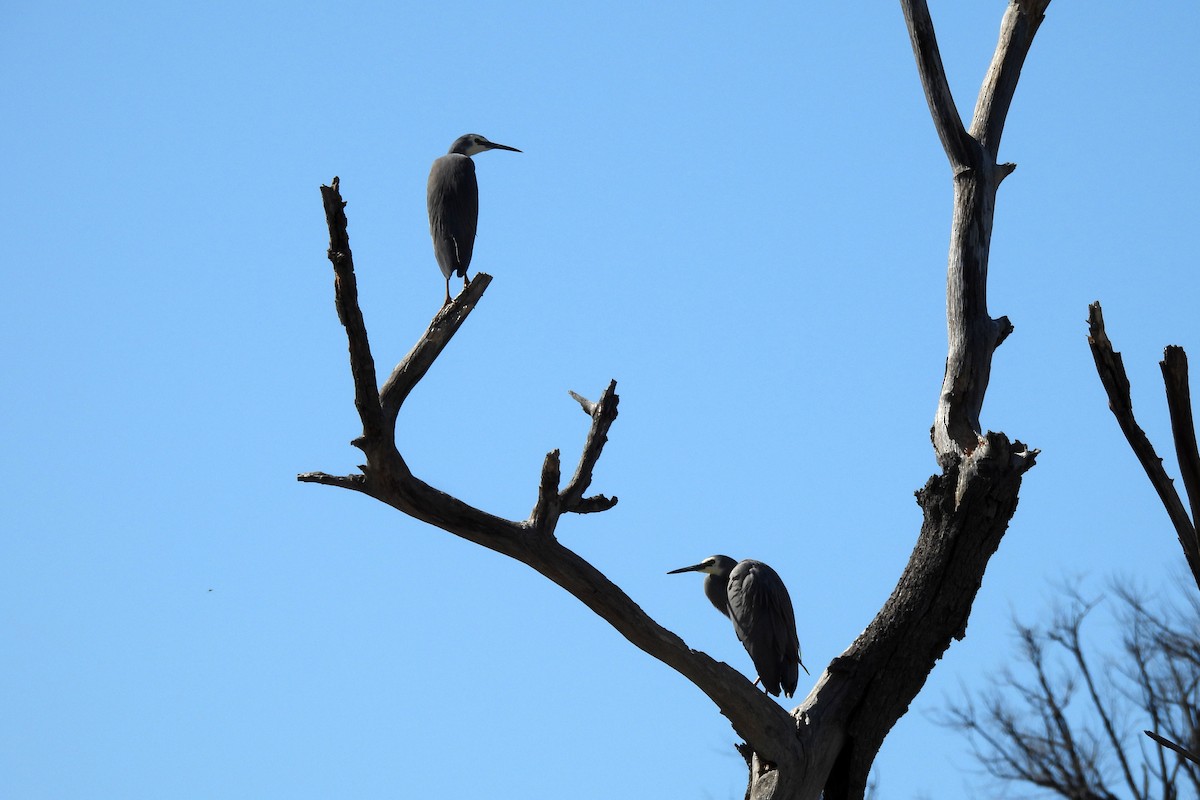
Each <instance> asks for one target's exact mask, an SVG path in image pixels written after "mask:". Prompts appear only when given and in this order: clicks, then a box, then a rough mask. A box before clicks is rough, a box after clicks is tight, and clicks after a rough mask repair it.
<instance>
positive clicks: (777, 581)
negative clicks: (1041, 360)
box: [667, 556, 808, 697]
mask: <svg viewBox="0 0 1200 800" xmlns="http://www.w3.org/2000/svg"><path fill="white" fill-rule="evenodd" d="M681 572H703V573H705V574H706V576H707V577H705V579H704V594H705V595H707V596H708V599H709V600H710V601H711V602H712V604H713V605H714V606H716V607H717V611H720V612H721V613H722V614H724V615H725V616H727V617H729V618H730V619H731V620H733V630H734V632H735V633H737V637H738V639H739V640H740V641H741V643H742V645H743V646H744V647H745V648H746V652H747V653H749V654H750V660H751V661H752V662H754V668H755V669H756V670H758V679H759V680H760V681H762V686H763V689H765V690H766V691H767V694H772V695H775V696H776V697H778V696H779V690H780V688H781V687H782V689H783V694H784V696H786V697H791V696H792V695H793V694H795V692H796V683H797V682H798V681H799V679H800V670H798V669H796V668H797V667H800V668H801V669H803V670H804V672H805V674H808V667H806V666H804V662H803V661H801V660H800V637H799V636H797V635H796V615H795V612H793V611H792V599H791V598H790V597H789V596H788V591H787V587H785V586H784V585H783V580H782V579H781V578H780V577H779V573H777V572H776V571H775V570H773V569H771V568H770V567H769V566H767V565H766V564H764V563H762V562H761V561H754V560H753V559H749V558H748V559H746V560H745V561H737V560H736V559H732V558H730V557H729V556H709V557H708V558H706V559H704V560H703V561H701V562H700V563H699V564H694V565H692V566H690V567H681V568H679V569H673V570H671V571H670V572H668V573H667V574H668V575H678V574H679V573H681Z"/></svg>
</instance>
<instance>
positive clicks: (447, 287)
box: [442, 276, 450, 308]
mask: <svg viewBox="0 0 1200 800" xmlns="http://www.w3.org/2000/svg"><path fill="white" fill-rule="evenodd" d="M448 305H450V278H449V276H447V277H446V302H444V303H442V308H445V307H446V306H448Z"/></svg>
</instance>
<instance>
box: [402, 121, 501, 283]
mask: <svg viewBox="0 0 1200 800" xmlns="http://www.w3.org/2000/svg"><path fill="white" fill-rule="evenodd" d="M485 150H511V151H513V152H514V153H519V152H521V151H520V150H518V149H517V148H515V147H509V146H508V145H506V144H496V143H495V142H489V141H488V140H487V139H485V138H483V137H482V136H480V135H479V134H478V133H468V134H465V135H463V136H460V137H458V138H457V139H455V140H454V144H452V145H450V152H448V153H447V154H446V155H444V156H442V157H441V158H439V159H436V160H435V161H434V162H433V167H432V168H431V169H430V170H429V186H428V189H427V190H426V191H427V195H426V200H427V202H428V204H429V235H430V236H432V237H433V254H434V256H435V257H436V258H437V262H438V266H439V267H441V268H442V274H443V275H445V276H446V303H444V304H443V305H445V304H449V302H450V276H451V275H454V274H455V273H457V274H458V276H459V277H460V278H462V279H463V288H464V289H465V288H466V287H467V286H468V285H469V284H470V281H468V280H467V267H468V266H469V265H470V263H471V251H472V250H474V249H475V227H476V224H477V223H478V222H479V183H478V182H477V181H476V180H475V162H474V161H472V160H471V156H473V155H475V154H476V153H482V152H483V151H485Z"/></svg>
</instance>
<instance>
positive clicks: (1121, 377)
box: [1088, 302, 1200, 764]
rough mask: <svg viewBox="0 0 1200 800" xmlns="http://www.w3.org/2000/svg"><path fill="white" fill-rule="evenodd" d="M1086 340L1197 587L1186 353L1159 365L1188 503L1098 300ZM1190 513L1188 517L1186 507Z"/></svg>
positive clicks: (1197, 512)
mask: <svg viewBox="0 0 1200 800" xmlns="http://www.w3.org/2000/svg"><path fill="white" fill-rule="evenodd" d="M1088 345H1089V346H1090V347H1091V350H1092V358H1093V359H1094V360H1095V362H1096V372H1097V373H1098V374H1099V375H1100V382H1101V383H1102V384H1103V385H1104V392H1105V394H1107V395H1108V407H1109V409H1110V410H1111V411H1112V413H1113V416H1114V417H1116V419H1117V424H1118V425H1120V426H1121V432H1122V433H1124V434H1125V439H1126V441H1128V442H1129V447H1130V448H1131V449H1132V450H1133V453H1134V455H1136V456H1137V459H1138V461H1139V462H1140V463H1141V465H1142V469H1143V470H1145V472H1146V477H1147V478H1149V479H1150V484H1151V485H1152V486H1153V487H1154V490H1155V491H1156V492H1157V493H1158V499H1159V500H1161V501H1162V504H1163V508H1165V509H1166V510H1167V516H1168V517H1170V519H1171V525H1172V526H1174V528H1175V535H1176V536H1177V537H1178V539H1179V546H1180V547H1182V548H1183V558H1184V560H1185V561H1186V562H1187V565H1188V569H1190V570H1191V573H1192V577H1193V578H1194V579H1195V581H1196V588H1197V589H1200V534H1198V533H1197V523H1200V450H1198V449H1197V447H1196V426H1195V424H1194V423H1193V421H1192V398H1191V391H1190V389H1189V387H1188V364H1187V353H1185V352H1184V351H1183V348H1182V347H1179V346H1178V345H1168V346H1167V348H1166V349H1165V350H1164V351H1163V360H1162V361H1160V362H1158V365H1159V367H1160V368H1161V369H1162V374H1163V384H1164V386H1165V389H1166V394H1167V410H1168V412H1169V413H1170V415H1171V438H1172V439H1173V440H1174V442H1175V457H1176V459H1177V460H1178V462H1179V474H1180V476H1181V477H1182V478H1183V488H1184V491H1185V492H1186V493H1187V497H1188V505H1187V506H1185V505H1184V503H1183V499H1182V498H1181V497H1180V496H1179V492H1178V490H1176V489H1175V483H1174V482H1173V481H1172V480H1171V477H1170V476H1169V475H1168V474H1167V471H1166V469H1164V468H1163V464H1162V459H1161V458H1160V457H1159V456H1158V454H1157V453H1156V452H1155V451H1154V445H1152V444H1151V443H1150V438H1149V437H1148V436H1146V432H1145V431H1143V430H1142V428H1141V426H1140V425H1138V424H1137V420H1136V419H1134V416H1133V398H1132V397H1131V396H1130V386H1129V376H1128V375H1126V373H1125V362H1124V361H1123V360H1122V359H1121V354H1120V353H1118V352H1117V351H1116V350H1114V349H1113V346H1112V341H1110V340H1109V338H1108V333H1107V332H1106V331H1105V330H1104V314H1103V312H1102V311H1101V309H1100V303H1099V302H1095V303H1092V304H1091V305H1090V306H1088ZM1189 510H1190V511H1191V516H1190V517H1189V516H1188V511H1189ZM1145 734H1146V735H1147V736H1149V737H1150V738H1151V739H1153V740H1154V741H1155V742H1157V743H1158V744H1159V745H1161V746H1163V747H1165V748H1167V749H1169V750H1173V751H1175V752H1176V753H1178V754H1179V755H1180V756H1182V757H1184V758H1186V759H1188V760H1190V761H1191V762H1192V763H1194V764H1200V743H1197V742H1192V743H1191V744H1190V746H1184V745H1182V744H1180V743H1179V741H1180V740H1178V739H1176V740H1172V739H1169V738H1167V737H1165V736H1163V735H1162V734H1161V732H1160V731H1156V730H1148V731H1145Z"/></svg>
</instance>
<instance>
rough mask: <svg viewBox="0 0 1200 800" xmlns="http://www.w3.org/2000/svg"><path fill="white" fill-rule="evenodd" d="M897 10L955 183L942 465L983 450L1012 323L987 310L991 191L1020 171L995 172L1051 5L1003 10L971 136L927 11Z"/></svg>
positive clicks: (938, 423)
mask: <svg viewBox="0 0 1200 800" xmlns="http://www.w3.org/2000/svg"><path fill="white" fill-rule="evenodd" d="M900 5H901V8H902V9H903V11H904V19H905V21H906V22H907V24H908V32H909V37H910V39H911V40H912V46H913V53H914V55H915V56H916V60H917V69H918V72H919V74H920V78H921V86H922V87H923V89H924V91H925V98H926V101H927V102H928V104H929V112H930V115H931V116H932V117H933V124H934V127H935V128H936V129H937V133H938V137H939V138H940V139H941V141H942V147H943V148H944V149H945V151H946V157H947V159H949V161H950V168H951V171H952V172H953V174H954V220H953V223H952V225H951V233H950V256H949V264H948V270H947V276H946V328H947V339H948V342H949V353H948V355H947V358H946V374H945V378H944V380H943V382H942V392H941V396H940V399H939V401H938V408H937V414H936V416H935V418H934V425H933V431H932V434H933V446H934V452H935V453H936V455H937V458H938V462H939V463H940V464H942V465H943V466H946V465H947V464H949V463H950V462H951V461H953V460H954V459H956V458H960V457H962V456H964V455H966V454H969V453H970V452H972V451H973V450H974V449H975V448H976V447H977V446H978V445H979V443H980V441H981V437H982V435H983V426H982V424H981V423H980V413H981V411H982V409H983V400H984V395H985V394H986V393H987V386H988V380H989V377H990V375H991V369H992V353H993V352H995V350H996V348H997V347H999V346H1000V344H1001V343H1002V342H1003V341H1004V340H1005V338H1007V336H1008V335H1009V334H1010V333H1012V330H1013V326H1012V323H1011V322H1010V321H1009V320H1008V317H999V318H996V319H993V318H992V317H991V316H990V314H989V313H988V307H987V275H988V255H989V252H990V250H991V240H992V218H993V212H994V209H995V202H996V189H997V188H998V187H999V186H1000V182H1001V181H1003V180H1004V178H1005V177H1007V176H1008V175H1009V174H1011V173H1012V171H1013V170H1014V169H1016V166H1015V165H1014V164H999V163H997V161H996V159H997V155H998V152H999V147H1000V136H1001V134H1002V133H1003V130H1004V120H1005V119H1006V117H1007V115H1008V109H1009V107H1010V106H1011V104H1012V98H1013V93H1014V92H1015V91H1016V87H1017V80H1018V78H1019V77H1020V75H1021V67H1022V65H1023V64H1024V63H1025V57H1026V55H1027V54H1028V52H1029V48H1030V46H1031V45H1032V44H1033V37H1034V34H1035V33H1037V29H1038V26H1039V25H1040V24H1041V21H1042V17H1043V14H1044V12H1045V10H1046V6H1047V5H1049V0H1012V1H1011V2H1010V3H1009V6H1008V10H1007V11H1006V12H1005V14H1004V20H1003V21H1002V23H1001V26H1000V40H999V42H998V43H997V45H996V52H995V53H994V54H993V56H992V62H991V65H990V66H989V67H988V73H987V76H986V77H985V78H984V81H983V84H982V86H981V87H980V89H979V97H978V100H977V101H976V104H975V114H974V118H973V119H972V121H971V127H970V130H964V129H963V123H962V118H961V116H960V115H959V112H958V108H957V106H956V105H955V103H954V98H953V96H952V95H951V93H950V85H949V81H948V80H947V79H946V73H945V70H944V68H943V66H942V58H941V55H940V54H939V51H938V44H937V37H936V35H935V33H934V29H933V22H932V21H931V20H930V17H929V7H928V5H926V2H925V0H901V3H900Z"/></svg>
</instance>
